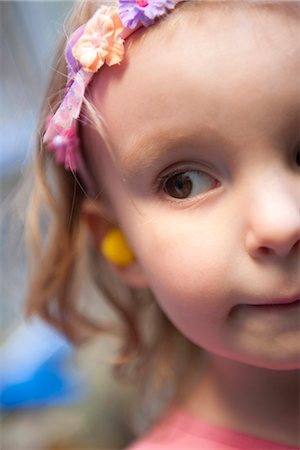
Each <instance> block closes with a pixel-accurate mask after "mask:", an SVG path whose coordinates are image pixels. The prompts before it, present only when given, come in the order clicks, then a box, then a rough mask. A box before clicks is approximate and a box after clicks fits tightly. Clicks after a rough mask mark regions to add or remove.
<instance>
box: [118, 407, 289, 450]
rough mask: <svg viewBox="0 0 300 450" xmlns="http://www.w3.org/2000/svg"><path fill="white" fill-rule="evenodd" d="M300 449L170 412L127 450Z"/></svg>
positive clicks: (177, 412)
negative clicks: (201, 449)
mask: <svg viewBox="0 0 300 450" xmlns="http://www.w3.org/2000/svg"><path fill="white" fill-rule="evenodd" d="M170 448H172V449H173V450H182V449H187V448H188V449H199V448H203V449H209V450H237V449H239V450H241V449H242V450H253V449H254V448H255V449H258V448H259V449H264V450H297V449H296V448H295V447H290V446H286V445H284V444H279V443H276V442H271V441H267V440H264V439H261V438H258V437H254V436H250V435H247V434H243V433H240V432H237V431H234V430H230V429H226V428H223V427H221V426H218V425H215V424H212V423H207V422H206V421H204V420H201V419H199V418H195V417H193V416H191V415H189V414H187V413H185V412H183V411H180V410H173V411H172V410H169V411H168V412H167V413H166V414H165V415H164V416H163V417H162V418H161V419H160V420H159V421H158V422H157V423H156V424H155V425H154V426H153V427H152V428H151V429H150V430H149V431H148V432H147V433H146V434H145V435H144V436H143V437H141V438H140V439H138V440H137V441H135V442H133V443H132V444H131V445H130V446H129V447H127V449H126V450H167V449H170Z"/></svg>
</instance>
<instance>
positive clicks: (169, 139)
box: [121, 125, 224, 174]
mask: <svg viewBox="0 0 300 450" xmlns="http://www.w3.org/2000/svg"><path fill="white" fill-rule="evenodd" d="M217 140H218V141H219V142H220V140H221V136H220V134H219V133H218V132H217V130H212V128H211V127H210V126H208V125H205V126H202V127H201V125H200V126H199V129H197V130H192V131H189V132H186V131H184V130H174V129H172V130H170V129H164V128H161V129H155V130H154V131H152V132H143V133H139V135H137V136H135V137H134V138H133V139H132V140H131V141H130V142H129V144H128V147H129V148H128V149H127V151H125V152H124V153H125V155H124V156H123V157H122V159H121V166H122V170H123V171H124V172H125V174H126V173H130V174H134V173H139V172H141V170H145V169H147V168H149V167H151V165H153V164H154V163H155V162H156V161H158V160H159V159H160V158H161V157H162V156H164V155H166V154H168V153H170V152H171V151H172V150H173V151H174V150H175V149H180V148H182V147H183V146H186V145H190V146H196V145H197V147H199V145H201V147H202V146H203V147H204V148H207V147H208V146H211V145H212V143H213V142H216V141H217ZM222 142H223V144H224V141H223V140H222Z"/></svg>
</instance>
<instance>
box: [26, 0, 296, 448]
mask: <svg viewBox="0 0 300 450" xmlns="http://www.w3.org/2000/svg"><path fill="white" fill-rule="evenodd" d="M66 34H67V37H68V39H66V38H64V40H63V42H62V44H61V46H60V48H59V52H58V56H57V59H56V64H55V67H54V73H53V75H52V80H51V83H50V88H49V92H48V93H47V96H46V100H45V105H44V110H43V114H42V117H41V132H40V133H41V139H40V140H41V142H40V146H39V150H38V152H37V155H36V163H37V164H36V187H35V189H34V191H33V197H32V203H31V208H30V211H29V230H31V236H32V248H33V251H34V252H33V254H34V256H35V264H34V266H33V270H32V279H31V285H30V289H29V294H28V305H29V306H28V310H29V313H33V312H37V313H39V314H40V315H41V316H42V317H44V318H45V319H46V320H48V321H50V322H52V323H53V324H55V325H56V326H57V327H59V328H60V329H61V330H63V331H64V332H65V333H66V334H67V335H68V336H69V337H70V338H71V339H72V340H73V341H76V342H79V341H81V340H82V339H85V338H87V337H88V336H89V335H90V332H91V331H93V330H99V331H101V330H102V331H103V330H105V331H109V330H110V331H112V332H115V333H117V334H118V336H119V337H120V339H121V340H122V346H121V350H120V354H119V369H120V371H121V372H122V374H123V375H125V373H127V375H128V374H129V375H130V376H131V377H132V378H133V379H134V380H135V382H139V383H140V384H141V385H142V386H143V393H144V394H145V392H146V391H149V387H151V389H152V390H150V393H151V392H154V390H155V389H157V386H160V393H161V395H164V396H165V403H164V408H161V409H162V411H161V413H160V415H158V416H157V417H156V420H155V423H154V424H153V425H152V426H151V427H150V428H149V429H148V431H147V432H146V434H145V435H144V436H143V437H141V438H139V439H138V440H137V441H136V443H135V444H133V445H132V447H130V448H131V449H134V450H142V449H143V450H146V449H147V450H150V449H169V448H174V449H182V450H185V449H196V448H197V449H200V448H203V449H214V450H221V449H222V450H223V449H249V450H250V449H251V450H253V449H272V450H273V449H274V450H275V449H288V448H298V445H299V423H298V420H299V371H298V369H299V366H300V355H299V351H300V339H299V337H300V335H299V334H300V333H299V307H300V276H299V275H300V272H299V268H300V266H299V239H300V215H299V204H300V189H299V187H300V186H299V170H300V169H299V166H300V147H299V139H300V136H299V107H300V91H299V86H300V85H299V81H300V64H299V63H300V5H299V3H298V2H270V1H267V2H265V1H251V0H248V1H232V2H224V1H218V2H214V1H211V0H208V1H202V0H199V1H176V0H119V2H109V5H103V4H99V3H86V2H84V3H82V4H80V5H77V6H75V9H74V12H73V14H72V16H71V17H70V21H69V28H68V27H67V33H66ZM64 51H65V57H66V61H65V58H64V56H63V53H64ZM45 212H46V214H47V215H46V219H47V220H46V221H45V220H44V215H45ZM125 236H126V237H125ZM86 244H87V248H88V252H87V255H88V262H89V268H90V270H91V273H92V274H93V279H94V281H95V283H96V286H97V287H98V288H99V290H100V292H102V293H104V294H105V296H106V298H107V300H108V302H109V304H110V305H111V306H112V309H113V310H114V311H115V313H116V317H118V319H119V320H118V326H115V325H112V326H110V327H109V326H108V325H107V323H106V322H103V320H102V322H101V320H100V323H99V322H98V319H96V318H95V317H93V316H92V315H91V314H88V305H89V302H90V299H89V298H88V297H87V296H86V297H85V298H83V299H82V300H83V301H80V302H79V301H78V297H79V291H80V281H82V274H83V273H84V272H83V263H84V258H83V255H84V249H85V248H86ZM156 305H157V306H156ZM155 402H157V399H156V400H155ZM153 404H154V399H153ZM148 405H149V408H151V407H152V404H151V402H150V403H149V404H148Z"/></svg>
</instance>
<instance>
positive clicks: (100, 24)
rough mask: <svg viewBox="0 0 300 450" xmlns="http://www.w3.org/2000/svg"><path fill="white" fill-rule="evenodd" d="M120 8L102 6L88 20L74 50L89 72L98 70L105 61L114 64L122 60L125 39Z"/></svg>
mask: <svg viewBox="0 0 300 450" xmlns="http://www.w3.org/2000/svg"><path fill="white" fill-rule="evenodd" d="M123 28H124V27H123V25H122V22H121V20H120V17H119V14H118V10H117V9H116V8H114V7H108V6H101V7H100V8H99V9H98V10H97V11H96V13H95V14H94V16H93V17H92V18H91V19H90V20H89V21H88V22H87V24H86V26H85V28H84V32H83V35H82V36H81V37H80V39H79V40H78V42H77V43H76V44H75V45H74V47H73V49H72V52H73V56H74V58H76V59H77V60H78V61H79V62H80V64H81V65H82V68H83V70H86V71H87V72H97V70H99V69H100V67H101V66H103V64H104V63H106V64H108V65H109V66H112V65H114V64H118V63H119V62H121V61H122V59H123V56H124V45H123V44H124V40H123V39H122V38H121V37H120V33H121V32H122V31H123Z"/></svg>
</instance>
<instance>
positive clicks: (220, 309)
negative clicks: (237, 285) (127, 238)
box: [134, 221, 231, 343]
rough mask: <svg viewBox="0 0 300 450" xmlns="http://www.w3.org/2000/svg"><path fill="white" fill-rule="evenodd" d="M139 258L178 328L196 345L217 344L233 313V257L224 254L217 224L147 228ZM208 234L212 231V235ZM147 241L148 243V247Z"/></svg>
mask: <svg viewBox="0 0 300 450" xmlns="http://www.w3.org/2000/svg"><path fill="white" fill-rule="evenodd" d="M143 229H144V236H143V239H142V240H139V232H138V230H135V233H134V235H135V241H136V242H137V240H138V245H137V252H138V257H139V259H140V261H141V264H142V266H143V269H144V272H145V274H146V277H147V279H148V282H149V285H150V288H151V289H152V291H153V292H154V294H155V297H156V299H157V301H158V303H159V304H160V306H161V307H162V309H163V310H164V311H165V312H166V314H167V315H168V317H169V318H170V319H171V320H172V321H173V322H174V323H175V325H176V326H177V327H178V328H179V329H180V330H181V331H182V332H183V333H184V334H185V335H186V336H187V337H189V338H190V339H192V340H197V341H198V343H199V339H201V340H202V339H203V337H204V336H205V339H211V338H212V336H213V335H215V334H216V333H217V332H218V328H220V327H221V324H223V323H224V322H225V321H226V317H227V315H228V312H229V310H230V308H231V304H230V296H228V293H229V292H228V291H229V287H228V286H224V282H222V281H220V280H226V273H227V272H228V269H229V261H228V259H229V253H228V252H226V251H224V248H220V240H218V239H214V240H212V239H210V238H209V236H208V234H210V235H211V234H212V233H213V234H214V230H213V227H212V223H210V227H205V229H204V226H203V224H202V226H200V224H199V222H196V223H195V224H194V225H192V224H191V221H190V224H189V230H188V232H186V227H185V226H183V224H180V223H179V224H174V225H173V226H172V227H171V229H170V224H169V225H168V226H167V225H165V226H164V225H163V223H162V221H160V226H158V225H157V222H156V223H155V224H152V225H151V226H147V225H144V226H143ZM208 229H209V230H210V231H209V232H208ZM142 241H143V242H142Z"/></svg>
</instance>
